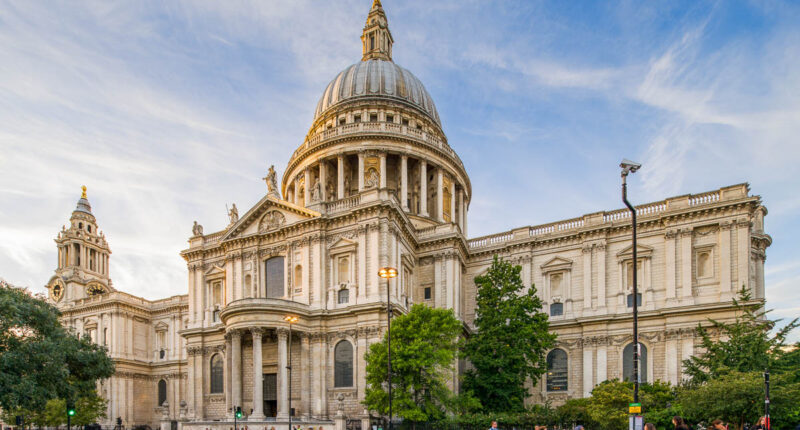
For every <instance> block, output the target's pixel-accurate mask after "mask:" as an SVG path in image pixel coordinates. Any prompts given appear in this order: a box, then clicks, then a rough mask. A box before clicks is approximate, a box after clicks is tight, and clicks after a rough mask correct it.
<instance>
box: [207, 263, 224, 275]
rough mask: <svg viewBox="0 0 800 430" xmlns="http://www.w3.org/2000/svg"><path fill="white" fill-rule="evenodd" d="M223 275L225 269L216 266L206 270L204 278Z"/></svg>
mask: <svg viewBox="0 0 800 430" xmlns="http://www.w3.org/2000/svg"><path fill="white" fill-rule="evenodd" d="M224 274H225V269H223V268H222V266H217V265H214V266H211V268H210V269H208V270H206V273H205V275H206V277H209V276H214V275H224Z"/></svg>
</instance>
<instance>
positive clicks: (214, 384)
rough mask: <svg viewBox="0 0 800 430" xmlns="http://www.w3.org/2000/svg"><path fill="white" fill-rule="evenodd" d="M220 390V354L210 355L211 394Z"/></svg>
mask: <svg viewBox="0 0 800 430" xmlns="http://www.w3.org/2000/svg"><path fill="white" fill-rule="evenodd" d="M221 392H222V356H221V355H220V354H214V355H213V356H212V357H211V394H215V393H221Z"/></svg>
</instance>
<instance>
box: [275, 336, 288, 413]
mask: <svg viewBox="0 0 800 430" xmlns="http://www.w3.org/2000/svg"><path fill="white" fill-rule="evenodd" d="M288 339H289V330H287V329H285V328H283V327H281V328H279V329H278V416H277V418H278V420H285V419H289V373H288V372H287V370H288V369H286V366H287V365H288V362H289V360H288V348H287V341H288Z"/></svg>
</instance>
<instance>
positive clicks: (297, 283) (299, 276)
mask: <svg viewBox="0 0 800 430" xmlns="http://www.w3.org/2000/svg"><path fill="white" fill-rule="evenodd" d="M294 287H295V288H303V266H301V265H299V264H298V265H297V266H294Z"/></svg>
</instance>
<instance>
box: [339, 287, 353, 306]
mask: <svg viewBox="0 0 800 430" xmlns="http://www.w3.org/2000/svg"><path fill="white" fill-rule="evenodd" d="M349 302H350V290H348V289H347V288H345V289H344V290H339V304H340V305H346V304H347V303H349Z"/></svg>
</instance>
